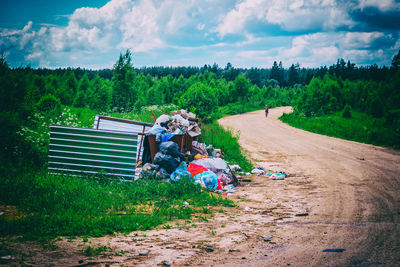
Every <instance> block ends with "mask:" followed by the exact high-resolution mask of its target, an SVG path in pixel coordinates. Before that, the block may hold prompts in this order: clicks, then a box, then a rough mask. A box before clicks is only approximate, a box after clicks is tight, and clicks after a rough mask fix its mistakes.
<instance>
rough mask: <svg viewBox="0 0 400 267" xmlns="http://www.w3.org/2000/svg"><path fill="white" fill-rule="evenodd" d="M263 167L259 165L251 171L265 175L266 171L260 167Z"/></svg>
mask: <svg viewBox="0 0 400 267" xmlns="http://www.w3.org/2000/svg"><path fill="white" fill-rule="evenodd" d="M260 168H261V167H257V168H255V169H253V170H252V171H251V173H252V174H257V175H264V174H265V171H264V170H262V169H260Z"/></svg>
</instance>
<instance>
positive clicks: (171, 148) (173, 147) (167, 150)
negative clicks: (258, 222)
mask: <svg viewBox="0 0 400 267" xmlns="http://www.w3.org/2000/svg"><path fill="white" fill-rule="evenodd" d="M159 149H160V152H162V153H164V154H166V155H171V156H172V157H175V158H176V157H179V158H180V159H184V157H185V154H183V153H182V152H181V151H179V146H178V145H177V144H176V143H174V142H172V141H167V142H163V143H161V144H160V146H159Z"/></svg>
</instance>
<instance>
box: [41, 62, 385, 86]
mask: <svg viewBox="0 0 400 267" xmlns="http://www.w3.org/2000/svg"><path fill="white" fill-rule="evenodd" d="M34 72H35V73H36V74H38V75H40V76H48V75H51V74H53V75H56V76H63V75H65V73H70V72H72V73H73V74H74V76H75V78H76V79H77V80H80V79H82V78H83V76H84V75H85V74H86V75H87V76H88V78H89V79H90V80H92V79H93V78H95V76H99V77H100V78H104V79H108V80H111V79H112V77H113V69H101V70H91V69H82V68H58V69H41V68H39V69H35V70H34ZM135 72H136V73H137V74H143V75H144V76H147V75H150V76H151V77H157V78H161V77H166V76H172V77H173V78H179V77H181V76H182V77H183V78H189V77H191V76H195V75H199V74H202V73H205V72H211V73H214V74H215V75H216V78H218V79H220V78H222V79H225V80H226V81H233V80H235V79H236V77H237V76H239V75H244V76H245V77H246V78H248V79H249V80H250V81H251V83H252V84H255V85H257V86H258V87H263V86H268V85H271V86H274V87H276V86H278V85H279V86H294V85H297V84H300V85H306V84H309V82H310V81H311V79H312V78H313V77H321V78H322V77H323V76H324V75H325V73H327V72H328V73H329V74H331V75H334V76H336V77H340V78H342V79H344V80H346V79H348V80H373V81H383V80H384V79H385V78H386V76H387V75H388V73H389V72H390V69H389V68H388V67H386V66H383V67H379V66H377V65H376V64H374V65H369V66H361V67H358V66H356V65H355V64H354V63H351V62H350V61H347V62H346V61H345V60H344V59H338V60H337V62H336V64H333V65H331V66H329V67H327V66H321V67H319V68H301V67H300V64H298V63H297V64H292V65H291V66H290V67H289V68H287V69H285V68H283V66H282V62H281V61H280V62H279V63H277V62H276V61H275V62H274V63H273V65H272V66H271V68H250V69H247V68H235V67H234V66H232V64H231V63H227V65H226V66H225V67H224V68H221V67H220V66H218V64H216V63H214V64H213V65H212V66H211V65H207V64H206V65H204V66H203V67H194V66H187V67H165V66H154V67H141V68H135Z"/></svg>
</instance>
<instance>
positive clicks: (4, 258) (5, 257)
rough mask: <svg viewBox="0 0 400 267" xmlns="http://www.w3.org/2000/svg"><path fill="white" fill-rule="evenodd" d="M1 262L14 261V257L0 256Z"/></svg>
mask: <svg viewBox="0 0 400 267" xmlns="http://www.w3.org/2000/svg"><path fill="white" fill-rule="evenodd" d="M1 259H2V260H14V259H15V257H13V256H11V255H7V256H2V257H1Z"/></svg>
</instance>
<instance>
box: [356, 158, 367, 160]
mask: <svg viewBox="0 0 400 267" xmlns="http://www.w3.org/2000/svg"><path fill="white" fill-rule="evenodd" d="M357 159H359V160H365V158H357Z"/></svg>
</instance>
